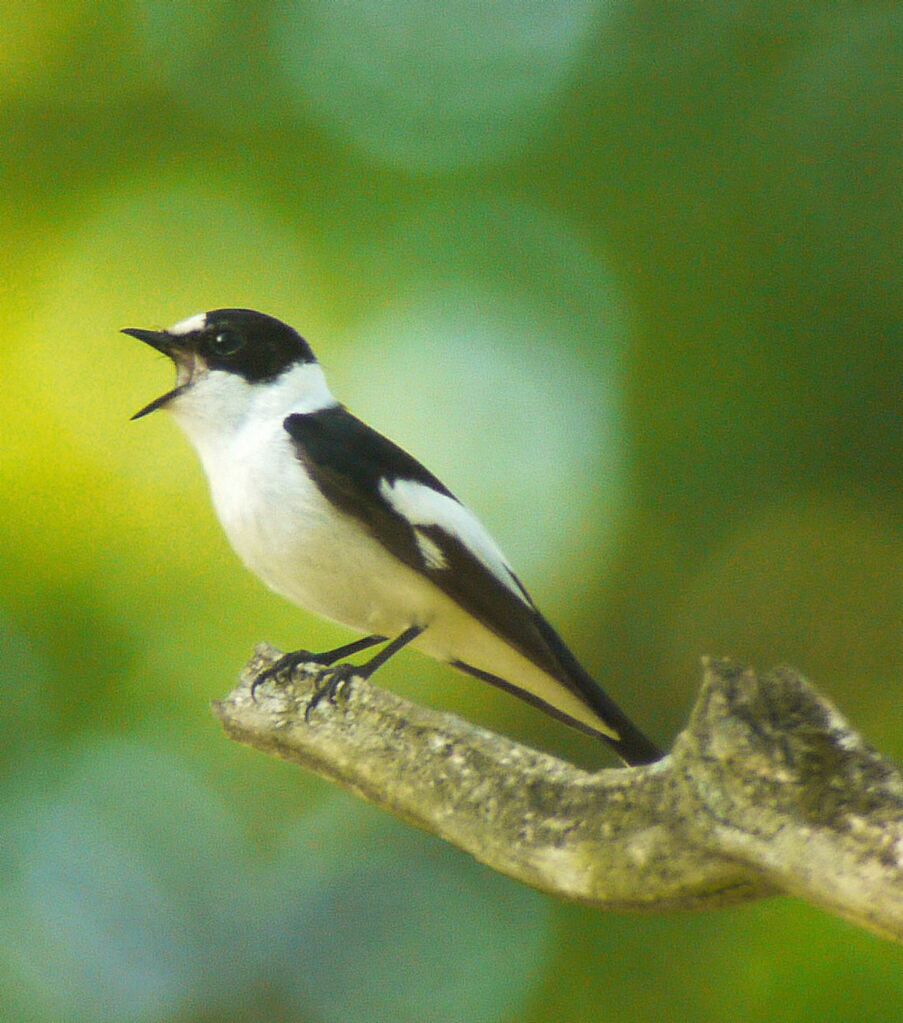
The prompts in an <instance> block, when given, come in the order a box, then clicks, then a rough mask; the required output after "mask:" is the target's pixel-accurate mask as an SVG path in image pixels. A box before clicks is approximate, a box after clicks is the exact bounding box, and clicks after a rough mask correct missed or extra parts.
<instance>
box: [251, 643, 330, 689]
mask: <svg viewBox="0 0 903 1023" xmlns="http://www.w3.org/2000/svg"><path fill="white" fill-rule="evenodd" d="M322 663H323V662H322V661H320V660H319V655H317V654H314V653H311V652H310V650H293V651H292V652H291V653H289V654H283V655H282V656H281V657H280V658H279V659H278V660H277V661H274V662H273V663H272V664H271V665H270V666H269V668H264V669H263V671H262V672H260V674H259V675H258V676H257V678H255V679H254V681H253V682H252V683H251V699H252V700H256V699H257V690H258V689H259V688H260V686H262V685H263V684H264V683H266V682H276V683H277V684H280V683H282V684H284V683H286V682H288V681H289V679H290V678H291V677H292V675H293V674H294V673H295V671H296V670H297V669H298V668H299V667H300V666H301V665H302V664H322Z"/></svg>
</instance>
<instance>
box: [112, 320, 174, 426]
mask: <svg viewBox="0 0 903 1023" xmlns="http://www.w3.org/2000/svg"><path fill="white" fill-rule="evenodd" d="M122 333H123V334H128V335H129V337H136V338H138V340H139V341H143V342H144V343H145V344H147V345H150V346H151V348H156V350H157V351H158V352H162V353H163V354H164V355H168V356H169V357H170V358H173V349H174V348H175V346H176V344H177V342H178V338H174V337H173V336H172V335H171V334H167V333H166V331H165V330H139V329H138V328H137V327H126V328H125V329H124V330H123V331H122ZM185 386H186V385H181V386H179V387H174V388H173V389H172V390H171V391H167V392H166V394H161V395H160V397H159V398H154V400H153V401H152V402H151V403H150V404H149V405H145V406H144V408H143V409H140V410H139V411H138V412H136V413H135V414H134V415H133V416H132V419H133V420H134V419H141V418H142V416H146V415H149V414H150V413H151V412H156V411H157V409H158V408H164V407H165V406H166V405H168V404H169V403H170V402H171V401H172V399H173V398H175V397H177V396H178V395H179V394H181V393H182V391H183V390H185Z"/></svg>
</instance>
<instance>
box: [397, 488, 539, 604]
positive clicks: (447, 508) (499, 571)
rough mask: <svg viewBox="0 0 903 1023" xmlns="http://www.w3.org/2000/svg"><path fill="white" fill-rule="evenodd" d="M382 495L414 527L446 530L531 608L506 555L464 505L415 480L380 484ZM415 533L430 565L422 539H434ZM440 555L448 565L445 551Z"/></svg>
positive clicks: (421, 551)
mask: <svg viewBox="0 0 903 1023" xmlns="http://www.w3.org/2000/svg"><path fill="white" fill-rule="evenodd" d="M379 492H380V493H381V494H382V496H383V497H384V498H385V499H386V500H387V501H388V502H389V504H390V505H392V507H393V508H394V509H395V511H397V512H398V513H399V514H400V515H403V516H404V517H405V518H406V519H407V520H408V522H410V523H411V525H412V526H439V528H440V529H443V530H445V532H446V533H448V535H449V536H451V537H454V538H455V539H456V540H458V541H459V542H460V543H462V544H463V545H464V546H465V547H466V548H467V550H468V551H470V553H471V554H472V555H473V556H474V557H475V558H476V559H477V560H478V561H479V562H480V563H481V564H483V565H485V566H486V568H487V569H489V571H490V572H491V573H492V574H493V575H494V576H495V577H496V579H498V580H499V582H501V583H503V584H504V585H505V586H506V587H507V588H508V589H509V590H510V591H511V592H512V593H513V594H514V595H515V596H516V597H517V599H518V600H520V601H523V603H525V604H527V605H529V600H528V599H527V598H526V596H525V595H524V593H523V591H522V590H521V588H520V586H518V584H517V581H516V580H515V578H514V574H513V572H512V570H511V566H510V565H509V564H508V562H507V561H506V559H505V556H504V554H502V552H501V551H500V550H499V548H498V545H497V544H496V542H495V541H494V540H493V539H492V537H491V536H490V535H489V533H488V532H487V531H486V528H485V527H484V526H483V524H482V523H481V522H480V520H479V519H478V518H477V517H476V515H474V514H473V512H471V511H469V510H468V509H467V508H465V507H464V505H463V504H459V503H458V502H457V501H456V500H455V499H454V498H453V497H449V496H448V495H447V494H441V493H439V491H438V490H433V488H432V487H428V486H425V485H424V484H423V483H417V482H416V481H415V480H402V479H398V480H395V482H394V483H390V482H389V481H388V480H386V479H384V480H381V481H380V484H379ZM414 532H415V535H416V536H417V545H418V547H419V548H420V553H421V554H423V556H424V560H426V561H427V562H429V557H428V555H427V554H426V552H425V550H424V546H423V544H422V539H430V538H429V537H425V536H421V535H418V531H417V530H415V531H414ZM430 542H431V543H432V545H433V546H434V547H435V546H437V545H436V544H435V543H434V542H433V541H432V540H430ZM439 554H440V556H442V560H443V561H445V557H444V556H443V555H442V551H441V550H440V551H439ZM437 567H438V566H437Z"/></svg>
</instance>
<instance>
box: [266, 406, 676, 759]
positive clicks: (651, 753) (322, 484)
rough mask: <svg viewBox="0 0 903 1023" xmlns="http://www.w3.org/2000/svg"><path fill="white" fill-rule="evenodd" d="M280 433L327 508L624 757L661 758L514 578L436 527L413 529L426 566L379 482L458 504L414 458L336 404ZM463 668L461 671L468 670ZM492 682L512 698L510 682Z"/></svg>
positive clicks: (291, 421) (289, 423)
mask: <svg viewBox="0 0 903 1023" xmlns="http://www.w3.org/2000/svg"><path fill="white" fill-rule="evenodd" d="M284 426H285V429H286V431H287V432H288V434H289V436H290V437H291V438H292V440H293V442H294V445H295V451H296V453H297V456H298V458H299V460H300V461H301V462H302V464H303V465H304V467H305V469H306V470H307V472H308V473H309V475H310V477H311V479H312V480H313V481H314V483H315V484H316V486H317V487H318V488H319V490H320V492H321V493H322V494H323V496H324V497H325V498H326V499H327V500H328V501H330V502H331V503H332V504H333V505H334V506H335V507H337V508H338V509H339V510H341V511H343V512H345V513H346V514H347V515H351V516H353V517H354V518H355V519H357V521H358V522H359V523H360V524H361V525H362V526H363V527H364V528H365V529H366V530H367V531H368V532H369V533H370V535H371V536H373V537H374V539H376V540H377V541H378V542H379V543H381V544H382V545H383V547H385V548H386V550H388V551H389V552H390V553H391V554H392V555H394V556H395V557H396V558H398V560H399V561H401V562H403V563H404V564H406V565H408V566H409V567H410V568H413V569H414V570H415V571H416V572H419V573H420V574H421V575H424V576H426V577H427V578H428V579H430V580H431V581H432V582H433V583H434V584H435V585H436V586H437V587H438V588H439V589H440V590H442V592H443V593H445V594H446V595H447V596H449V597H450V598H451V599H452V600H454V601H455V603H457V604H458V605H459V606H460V607H462V608H463V609H464V610H465V611H467V612H468V613H469V614H471V615H473V616H474V618H476V619H477V620H478V621H479V622H481V623H482V624H483V625H484V626H485V627H486V628H487V629H489V630H490V631H491V632H494V633H495V634H496V635H497V636H499V637H500V638H501V639H503V640H504V641H505V642H506V643H509V644H510V645H511V646H512V647H513V648H514V649H515V650H517V651H518V652H519V653H521V654H522V655H523V656H524V657H526V658H527V659H528V660H530V661H532V662H533V663H534V664H536V665H537V666H538V667H539V668H541V669H542V670H543V671H546V672H548V674H549V675H551V676H552V677H553V678H555V679H557V680H558V681H559V682H561V684H562V685H563V686H565V687H566V688H567V689H569V690H571V691H572V692H573V693H575V694H576V695H577V696H578V697H579V698H580V699H581V700H582V701H583V702H584V703H586V704H587V706H589V707H590V708H592V710H593V711H594V712H595V713H597V714H598V715H599V717H600V718H601V719H602V720H603V721H605V722H606V723H607V724H609V725H610V726H611V727H612V728H613V729H614V730H615V731H616V732H617V733H618V735H619V736H620V742H618V741H617V740H615V741H612V740H609V741H612V745H614V746H615V748H616V749H618V751H619V752H620V753H621V755H622V756H624V757H625V759H628V760H630V761H631V762H634V763H639V762H646V761H648V760H654V759H657V758H658V756H659V755H660V754H659V751H658V750H657V749H656V748H655V747H654V746H652V744H651V743H649V742H648V740H646V739H645V738H644V737H643V736H642V735H641V734H640V733H639V732H638V731H637V730H636V728H635V727H634V726H633V725H632V724H631V722H630V721H629V720H628V719H627V718H626V717H625V716H624V714H623V713H622V712H621V711H620V709H619V708H618V707H617V705H616V704H615V703H613V701H612V700H610V699H609V698H608V696H607V695H606V694H605V692H604V691H603V690H602V689H601V688H600V686H599V685H598V683H596V682H595V681H594V680H593V678H592V677H591V676H590V675H589V674H588V673H587V672H586V671H585V670H584V669H583V668H582V667H581V665H580V664H579V662H578V661H577V659H576V658H575V657H574V655H573V654H572V653H571V652H570V650H568V648H567V646H566V645H565V643H564V641H563V640H562V639H561V638H560V637H559V636H558V634H557V633H556V632H555V630H554V629H553V628H552V626H551V625H549V623H548V622H547V621H546V620H545V619H544V618H543V617H542V615H541V614H540V613H539V611H537V609H536V607H535V606H534V604H533V602H532V600H531V599H530V596H529V594H528V593H527V591H526V590H525V589H524V587H523V586H522V585H521V583H520V581H519V580H518V579H517V577H516V576H515V575H514V573H513V572H512V573H510V580H507V581H503V580H502V579H500V578H499V577H498V576H496V575H495V574H494V573H493V572H492V571H491V570H490V569H489V568H487V567H486V565H484V564H483V562H482V561H480V559H479V558H478V557H476V556H475V555H474V554H473V553H472V552H471V551H470V550H469V549H468V547H467V546H466V545H465V544H464V543H462V542H461V540H459V539H458V538H457V537H455V536H453V535H451V534H450V533H448V532H447V531H446V530H445V529H443V528H442V527H441V526H439V525H417V526H416V529H417V532H419V533H420V534H421V535H424V536H426V537H428V538H429V539H430V540H431V541H432V542H433V543H435V544H436V545H437V546H438V548H439V550H440V551H441V552H442V556H443V560H444V565H443V567H441V568H439V567H435V565H432V566H431V565H430V563H429V561H428V560H427V559H426V558H425V557H424V555H423V554H422V552H421V549H420V546H419V545H418V542H417V534H416V533H415V530H414V526H412V524H411V523H410V522H408V520H407V519H406V518H405V517H404V516H403V515H401V514H400V513H399V512H398V511H396V510H395V509H394V508H393V507H392V505H391V504H389V502H388V501H387V500H386V499H385V497H384V496H383V495H382V493H381V492H380V485H381V483H382V481H383V480H385V481H387V482H388V483H389V484H390V485H391V484H392V483H394V482H395V481H396V480H399V479H402V480H412V481H414V482H416V483H420V484H422V485H423V486H426V487H429V488H431V489H432V490H434V491H437V492H438V493H440V494H444V495H445V496H447V497H450V498H451V499H452V500H457V499H456V498H455V496H454V494H452V493H451V491H450V490H449V489H448V488H447V487H446V486H445V485H444V484H443V483H442V482H441V481H440V480H439V479H437V478H436V477H435V476H434V475H433V474H432V473H431V472H430V471H429V470H428V469H426V468H424V466H422V465H421V464H420V462H418V461H417V459H416V458H414V457H413V456H411V455H409V454H408V453H407V452H406V451H404V450H403V449H402V448H400V447H398V445H397V444H393V443H392V441H390V440H389V439H388V438H387V437H383V436H382V434H380V433H377V432H376V431H375V430H373V429H371V428H370V427H369V426H367V425H366V424H365V423H363V422H361V420H359V419H358V418H356V417H355V416H353V415H352V414H351V413H350V412H348V411H347V409H345V408H343V407H342V406H339V405H337V406H333V407H331V408H328V409H323V410H320V411H318V412H309V413H296V414H294V415H291V416H288V418H287V419H286V420H285V421H284ZM509 583H510V585H509ZM512 587H513V588H514V589H516V590H517V591H518V593H515V592H514V591H513V589H512ZM518 594H519V595H520V596H518ZM461 667H462V668H464V669H465V670H467V666H466V665H461ZM489 681H492V680H489ZM498 682H499V683H500V684H507V687H508V688H512V689H515V690H516V686H514V685H513V684H512V683H511V681H510V680H498ZM644 744H645V745H644ZM622 745H623V746H624V750H626V752H625V751H622V749H621V746H622Z"/></svg>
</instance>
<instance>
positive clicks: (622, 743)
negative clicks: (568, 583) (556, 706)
mask: <svg viewBox="0 0 903 1023" xmlns="http://www.w3.org/2000/svg"><path fill="white" fill-rule="evenodd" d="M536 619H537V620H536V626H537V628H538V629H539V631H540V633H541V634H542V638H543V639H544V640H545V641H546V643H547V644H548V647H549V650H550V651H551V653H552V655H553V656H554V658H555V660H556V661H557V662H558V664H559V665H560V666H561V672H560V674H559V675H558V678H559V681H561V682H562V683H563V684H564V685H566V686H567V687H568V689H570V690H572V691H573V692H575V693H576V694H577V695H578V696H579V697H580V698H581V699H582V700H583V702H584V703H585V704H586V705H587V706H589V707H591V708H592V709H593V710H594V711H595V712H596V714H598V715H599V717H600V718H601V719H602V720H603V721H604V722H605V724H606V725H609V726H610V727H611V729H612V731H614V732H617V733H618V738H617V739H613V738H612V737H611V736H610V735H604V734H603V733H601V732H599V733H598V734H599V735H601V737H602V738H603V739H604V740H605V741H606V742H607V743H608V744H609V746H611V747H612V749H613V750H614V751H615V753H617V754H618V756H619V757H620V758H621V759H622V760H623V761H624V763H625V764H628V765H629V766H631V767H637V766H639V765H640V764H652V763H655V761H656V760H661V758H662V756H663V755H664V754H663V753H662V751H661V750H660V749H659V748H658V746H656V745H655V743H654V742H652V740H651V739H647V738H646V736H645V735H643V733H642V732H641V731H640V730H639V728H637V726H636V725H635V724H634V723H633V722H632V721H631V720H630V718H628V717H627V715H626V714H625V713H624V712H623V711H622V710H621V708H620V707H619V706H618V705H617V704H616V703H615V702H614V700H612V699H611V697H610V696H609V695H608V694H607V693H606V692H605V690H604V689H603V688H602V687H601V686H600V685H599V683H598V682H597V681H596V680H595V679H594V678H593V677H592V676H591V675H590V674H589V672H588V671H587V670H586V669H585V668H584V667H583V665H582V664H581V663H580V662H579V661H578V660H577V658H576V657H575V656H574V655H573V654H572V653H571V651H570V650H569V649H568V647H567V644H566V643H565V642H564V640H563V639H562V638H561V637H560V636H559V635H558V633H557V632H556V631H555V630H554V629H553V628H552V626H551V625H549V623H548V622H547V621H546V620H545V618H543V616H542V615H541V614H537V615H536Z"/></svg>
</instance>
